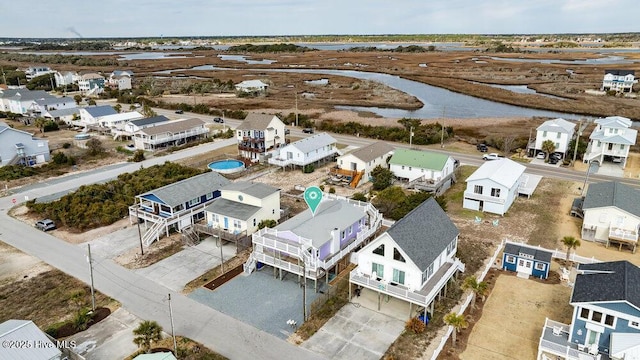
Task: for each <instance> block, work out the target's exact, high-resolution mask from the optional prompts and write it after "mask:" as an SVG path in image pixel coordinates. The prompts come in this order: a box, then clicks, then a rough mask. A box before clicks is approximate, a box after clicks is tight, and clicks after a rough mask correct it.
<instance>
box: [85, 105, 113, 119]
mask: <svg viewBox="0 0 640 360" xmlns="http://www.w3.org/2000/svg"><path fill="white" fill-rule="evenodd" d="M84 110H85V111H86V112H88V113H89V115H91V116H93V117H94V118H97V117H101V116H106V115H113V114H117V113H118V112H117V111H116V110H115V109H114V108H113V107H112V106H111V105H99V106H87V107H85V108H84Z"/></svg>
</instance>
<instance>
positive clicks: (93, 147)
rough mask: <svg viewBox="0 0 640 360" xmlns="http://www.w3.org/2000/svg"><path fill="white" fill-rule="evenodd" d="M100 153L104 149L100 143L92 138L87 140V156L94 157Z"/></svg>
mask: <svg viewBox="0 0 640 360" xmlns="http://www.w3.org/2000/svg"><path fill="white" fill-rule="evenodd" d="M102 152H104V148H103V147H102V141H100V140H99V139H97V138H94V137H92V138H91V139H89V140H87V153H88V154H89V155H91V156H95V155H98V154H100V153H102Z"/></svg>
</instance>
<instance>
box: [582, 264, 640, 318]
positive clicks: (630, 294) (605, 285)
mask: <svg viewBox="0 0 640 360" xmlns="http://www.w3.org/2000/svg"><path fill="white" fill-rule="evenodd" d="M578 270H582V271H584V273H582V274H580V273H579V274H578V276H577V277H576V282H575V284H574V287H573V294H571V302H572V303H582V302H598V301H628V302H629V303H631V304H633V305H634V306H636V307H638V308H640V268H638V267H637V266H635V265H633V264H631V263H630V262H628V261H612V262H603V263H594V264H580V265H579V266H578Z"/></svg>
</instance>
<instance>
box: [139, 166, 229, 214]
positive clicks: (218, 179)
mask: <svg viewBox="0 0 640 360" xmlns="http://www.w3.org/2000/svg"><path fill="white" fill-rule="evenodd" d="M228 183H229V180H227V178H225V177H224V176H222V175H220V174H218V173H217V172H215V171H209V172H206V173H204V174H200V175H196V176H193V177H190V178H188V179H184V180H181V181H178V182H175V183H173V184H169V185H166V186H163V187H161V188H158V189H155V190H152V191H149V192H146V193H144V194H140V195H138V197H143V196H146V195H153V196H155V197H157V198H158V199H160V200H161V201H162V202H163V203H164V204H166V205H169V206H171V207H175V206H178V205H181V204H184V203H186V202H187V201H190V200H193V199H195V198H198V197H200V196H202V195H205V194H208V193H210V192H213V191H216V190H219V189H220V188H221V187H222V186H224V185H227V184H228Z"/></svg>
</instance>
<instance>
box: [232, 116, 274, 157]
mask: <svg viewBox="0 0 640 360" xmlns="http://www.w3.org/2000/svg"><path fill="white" fill-rule="evenodd" d="M284 128H285V126H284V123H283V122H282V120H280V118H278V117H277V116H275V115H269V114H256V113H250V114H249V115H247V117H246V118H245V119H244V120H243V121H242V123H241V124H240V125H238V127H236V130H235V131H236V140H237V141H238V152H239V153H240V156H242V157H243V158H245V159H249V160H251V161H252V162H258V161H260V157H261V156H263V155H264V154H265V153H266V152H267V151H268V150H271V149H275V148H278V147H280V146H282V145H284V144H285V137H284Z"/></svg>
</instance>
